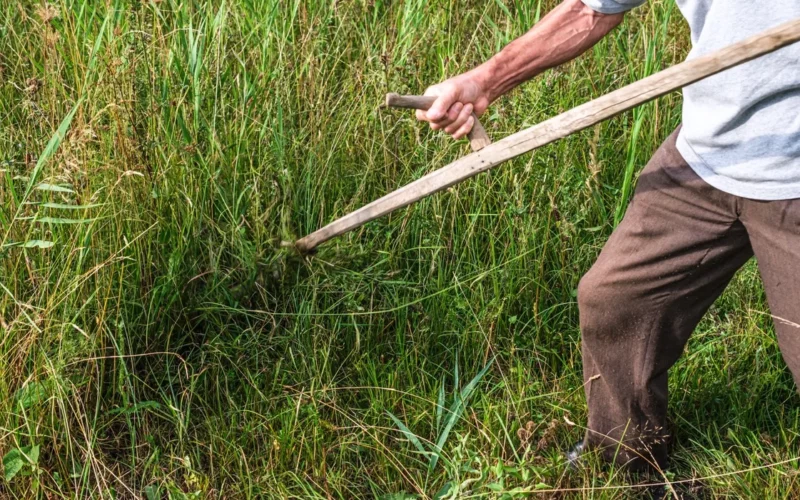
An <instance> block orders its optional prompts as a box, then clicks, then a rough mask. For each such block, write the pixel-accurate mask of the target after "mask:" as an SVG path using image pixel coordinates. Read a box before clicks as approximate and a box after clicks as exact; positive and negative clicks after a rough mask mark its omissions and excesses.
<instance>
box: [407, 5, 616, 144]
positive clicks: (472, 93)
mask: <svg viewBox="0 0 800 500" xmlns="http://www.w3.org/2000/svg"><path fill="white" fill-rule="evenodd" d="M623 16H624V14H599V13H597V12H595V11H593V10H592V9H590V8H589V7H587V6H586V5H584V4H583V2H581V0H564V2H563V3H561V4H560V5H559V6H558V7H556V8H555V9H553V10H552V11H550V13H548V14H547V15H546V16H545V17H543V18H542V19H541V21H539V22H538V23H537V24H536V25H535V26H534V27H533V28H532V29H531V30H530V31H528V32H527V33H525V34H524V35H522V36H521V37H519V38H517V39H516V40H514V41H513V42H511V43H510V44H508V45H507V46H506V47H505V48H503V50H501V51H500V52H499V53H497V54H496V55H495V56H494V57H492V58H491V59H489V60H488V61H486V62H485V63H483V64H481V65H480V66H478V67H476V68H474V69H472V70H470V71H467V72H466V73H462V74H460V75H458V76H455V77H453V78H450V79H448V80H445V81H443V82H441V83H438V84H436V85H433V86H431V87H428V89H427V90H426V91H425V95H432V96H437V97H438V99H437V100H436V102H435V103H433V106H431V107H430V109H428V110H427V111H423V110H418V111H417V119H418V120H422V121H427V122H429V123H430V126H431V128H432V129H434V130H444V131H445V132H446V133H448V134H450V135H452V136H453V138H455V139H460V138H462V137H464V136H465V135H467V133H469V131H470V130H472V125H473V123H474V120H473V118H472V116H471V115H472V112H473V111H475V114H476V115H478V116H480V115H481V114H483V112H484V111H486V108H488V107H489V105H490V104H491V103H492V102H494V101H495V100H496V99H497V98H498V97H500V96H502V95H503V94H505V93H506V92H509V91H510V90H511V89H513V88H514V87H516V86H517V85H519V84H521V83H523V82H525V81H527V80H530V79H531V78H533V77H535V76H536V75H538V74H540V73H542V72H544V71H545V70H547V69H550V68H553V67H555V66H558V65H560V64H563V63H565V62H567V61H570V60H572V59H574V58H576V57H578V56H579V55H581V54H582V53H583V52H585V51H586V50H587V49H589V48H590V47H592V46H593V45H594V44H595V43H597V42H598V41H599V40H600V39H601V38H603V37H604V36H605V35H606V34H608V33H609V32H610V31H611V30H613V29H614V28H615V27H617V26H618V25H619V24H620V23H621V22H622V18H623Z"/></svg>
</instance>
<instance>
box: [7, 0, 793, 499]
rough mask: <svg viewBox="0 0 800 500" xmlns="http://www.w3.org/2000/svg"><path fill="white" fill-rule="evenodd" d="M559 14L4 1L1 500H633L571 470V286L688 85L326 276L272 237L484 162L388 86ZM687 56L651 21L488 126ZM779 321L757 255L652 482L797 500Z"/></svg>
mask: <svg viewBox="0 0 800 500" xmlns="http://www.w3.org/2000/svg"><path fill="white" fill-rule="evenodd" d="M554 4H555V2H554V1H552V0H548V1H536V0H523V1H518V2H506V1H501V0H498V1H495V2H477V1H466V2H456V1H449V2H448V1H435V2H426V1H422V0H406V1H403V2H399V1H397V2H388V1H385V0H372V1H365V0H364V1H339V2H334V1H325V2H323V1H317V0H307V1H306V0H242V1H240V2H233V1H229V2H222V1H209V2H200V1H194V2H193V1H189V0H186V1H178V0H164V1H159V2H156V1H151V2H142V1H120V0H108V1H107V2H92V1H88V0H60V1H54V2H52V3H51V5H50V7H49V8H45V7H44V6H43V4H40V3H39V2H34V1H12V2H4V3H3V4H2V6H0V162H1V163H0V204H2V211H0V239H1V241H2V249H0V255H1V256H2V259H0V321H2V323H1V324H0V328H1V329H2V332H3V333H2V336H0V453H2V455H3V456H4V457H5V458H4V470H5V477H6V479H5V480H3V479H2V478H0V497H3V498H88V497H95V498H112V497H114V498H131V497H145V498H150V499H152V498H162V497H164V496H170V497H171V498H264V497H276V498H277V497H302V498H316V497H318V498H358V497H367V498H369V497H377V496H382V495H388V494H393V493H401V492H406V493H408V494H409V495H419V496H420V497H426V496H434V495H436V494H437V492H442V493H445V492H448V493H449V495H450V497H452V498H455V497H468V498H477V497H492V498H511V497H514V496H515V495H516V496H523V497H524V496H528V495H527V492H532V491H539V492H541V496H543V497H547V496H551V495H552V493H547V492H552V491H553V490H564V495H565V496H569V497H579V498H580V497H586V498H620V497H621V498H633V497H636V496H637V493H639V492H641V489H640V488H637V487H636V485H637V482H638V481H640V479H638V478H633V477H627V476H625V475H624V474H622V473H620V471H616V470H613V469H604V468H602V467H600V466H599V465H598V464H597V463H596V462H594V461H590V462H589V463H588V464H587V467H586V469H585V470H581V471H569V470H567V468H566V466H565V463H564V460H563V459H562V458H561V455H560V450H561V449H563V448H564V447H566V446H567V445H569V444H571V443H573V442H575V441H577V440H578V439H579V438H580V437H581V435H582V432H583V431H582V428H581V424H582V423H584V422H585V417H586V406H585V401H584V399H583V392H582V383H581V365H580V345H579V338H580V335H579V331H578V327H577V325H578V321H577V307H576V303H575V289H576V287H577V283H578V280H579V278H580V276H581V275H582V274H583V273H584V272H585V271H586V270H587V269H588V268H589V267H590V266H591V264H592V262H593V260H594V258H595V257H596V255H597V253H598V252H599V250H600V248H601V247H602V245H603V243H604V241H605V240H606V238H607V237H608V235H609V234H610V232H611V231H612V229H613V226H614V223H615V221H616V220H618V219H619V216H620V215H622V214H623V213H624V209H625V207H626V204H627V201H628V198H629V196H630V193H631V188H632V186H633V185H634V182H635V177H636V172H638V170H639V169H640V168H641V167H642V166H643V165H644V164H645V163H646V161H647V159H648V158H649V156H650V155H651V154H652V153H653V151H654V150H655V149H656V147H657V146H658V145H659V144H660V142H661V141H662V140H663V139H664V138H665V137H666V136H667V135H668V134H669V133H670V132H671V130H672V129H673V128H674V127H675V126H676V125H677V123H678V122H679V119H680V96H679V95H671V96H667V97H664V98H662V99H660V100H659V101H658V102H657V103H653V104H648V105H645V106H643V107H641V108H640V109H638V110H636V111H633V112H629V113H626V114H624V115H621V116H619V117H617V118H615V119H613V120H610V121H608V122H606V123H604V124H602V125H600V126H597V127H595V128H594V129H592V130H588V131H585V132H583V133H579V134H576V135H574V136H572V137H570V138H567V139H564V140H562V141H560V142H558V143H556V144H553V145H550V146H548V147H546V148H543V149H541V150H538V151H537V152H535V153H534V154H532V155H530V154H529V155H525V156H523V157H521V158H518V159H516V160H514V161H512V162H509V163H508V164H506V165H504V166H502V167H500V168H498V169H496V170H495V171H492V172H489V173H487V174H483V175H481V176H479V177H477V178H475V179H472V180H470V181H468V182H466V183H464V184H462V185H459V186H456V187H454V188H451V189H449V190H448V191H446V192H443V193H440V194H437V195H435V196H433V197H431V198H429V199H426V200H424V201H422V202H420V203H418V204H416V205H415V206H413V207H411V208H408V209H404V210H401V211H399V212H397V213H394V214H392V215H391V216H389V217H385V218H382V219H380V220H378V221H375V222H372V223H370V224H368V225H367V226H365V227H363V228H361V229H360V230H358V231H355V232H353V233H351V234H348V235H345V236H343V237H340V238H338V239H336V240H334V241H331V242H329V243H328V244H326V245H324V246H323V247H322V248H321V249H320V251H319V253H318V254H317V255H316V256H313V257H311V258H309V259H301V258H299V257H298V256H297V255H295V254H293V253H292V252H291V251H290V250H288V249H286V248H282V247H281V244H280V243H281V241H283V240H288V241H291V240H294V239H296V238H298V237H300V236H303V235H305V234H307V233H308V232H310V231H312V230H314V229H316V228H318V227H320V226H321V225H323V224H325V223H327V222H329V221H331V220H333V219H334V218H336V217H337V216H340V215H343V214H345V213H346V212H348V211H350V210H353V209H355V208H358V207H359V206H361V205H362V204H364V203H366V202H369V201H371V200H373V199H375V198H377V197H378V196H380V195H382V194H385V193H386V192H388V191H391V190H393V189H396V188H397V187H400V186H402V185H404V184H406V183H407V182H409V181H411V180H413V179H415V178H417V177H419V176H421V175H422V174H424V173H426V172H428V171H430V170H432V169H435V168H438V167H440V166H443V165H444V164H446V163H448V162H449V161H451V160H452V159H454V158H457V157H459V156H461V155H463V154H465V153H466V152H467V150H468V148H467V146H466V144H465V143H464V142H459V143H454V142H452V141H451V140H448V139H447V138H445V137H443V136H441V135H439V134H437V133H433V132H431V131H430V130H428V129H426V128H425V127H423V126H421V125H420V124H418V123H415V122H414V121H413V117H412V114H411V113H409V112H400V111H386V110H379V109H378V106H377V105H378V104H379V103H380V102H381V100H382V96H383V95H384V94H385V93H386V92H388V91H396V92H401V93H403V92H407V93H419V92H421V91H422V90H424V88H425V87H426V86H427V85H429V84H431V83H434V82H437V81H439V80H441V79H443V78H445V77H447V76H450V75H454V74H456V73H458V72H459V71H461V70H464V69H467V68H470V67H472V66H473V65H475V64H477V63H478V62H480V61H482V60H484V59H485V58H488V57H489V56H491V55H492V54H493V53H494V52H495V51H496V50H498V49H499V48H501V47H502V46H503V45H504V44H505V43H507V42H508V41H509V40H511V39H513V38H514V37H515V36H517V35H519V34H521V33H523V32H524V31H526V30H527V29H528V28H529V27H530V26H531V25H532V24H533V23H534V22H535V21H536V19H538V17H540V15H543V14H544V13H545V12H547V10H549V9H550V8H552V7H553V5H554ZM53 15H54V17H53ZM687 50H688V36H687V30H686V28H685V26H684V24H683V21H682V20H681V19H680V17H679V15H678V12H677V10H676V9H674V8H673V7H672V2H669V1H653V2H651V4H650V6H649V7H647V8H643V9H639V10H637V11H636V12H635V13H634V14H633V15H631V16H629V17H628V18H627V20H626V22H625V24H624V25H623V26H622V27H621V28H620V29H618V30H616V31H615V32H613V34H612V35H611V36H610V37H609V38H608V39H606V40H605V41H603V42H601V43H600V44H599V45H598V46H597V47H595V48H594V49H593V50H592V51H590V52H589V53H587V54H586V55H584V56H583V57H582V58H580V59H579V60H577V61H575V62H574V63H572V64H569V65H567V66H565V67H563V68H560V69H558V70H555V71H551V72H549V73H547V74H545V75H543V76H542V77H541V78H538V79H536V80H535V81H533V82H530V83H529V84H527V85H525V86H524V87H522V88H520V89H519V90H517V91H515V92H514V93H513V94H512V95H510V96H508V97H506V98H503V99H502V100H500V101H499V102H497V103H496V104H495V105H494V106H493V107H492V108H490V109H489V111H488V112H487V114H486V115H485V116H486V118H485V119H484V122H485V124H486V126H487V129H488V130H489V132H490V134H491V135H493V136H494V137H495V138H499V137H503V136H505V135H507V134H510V133H512V132H515V131H517V130H519V129H521V128H523V127H526V126H530V125H532V124H535V123H537V122H538V121H541V120H543V119H545V118H547V117H550V116H553V115H555V114H557V113H559V112H562V111H565V110H567V109H569V108H571V107H573V106H575V105H577V104H580V103H583V102H585V101H587V100H588V99H591V98H593V97H597V96H600V95H602V94H603V93H605V92H607V91H609V90H612V89H614V88H618V87H620V86H622V85H624V84H626V83H629V82H632V81H634V80H636V79H639V78H641V77H643V76H646V75H648V74H651V73H653V72H655V71H658V70H659V69H662V68H665V67H667V66H670V65H672V64H675V63H677V62H679V61H680V60H682V58H683V57H684V56H685V54H686V52H687ZM64 205H69V206H68V207H66V206H64ZM766 311H767V306H766V304H765V300H764V297H763V292H762V288H761V284H760V281H759V278H758V274H757V270H756V268H755V266H754V265H752V263H751V264H750V265H748V266H747V267H746V268H745V269H744V270H743V271H742V272H741V273H740V274H739V275H738V276H737V278H736V279H735V280H734V283H733V284H732V286H731V287H730V288H729V290H728V291H727V292H726V293H725V295H724V296H723V297H722V298H721V299H720V300H719V301H718V303H717V304H716V305H715V306H714V308H713V310H712V311H711V312H710V313H709V315H708V316H707V317H706V319H704V321H703V323H702V324H701V326H700V328H699V329H698V332H697V333H696V335H695V336H694V337H693V339H692V341H691V342H690V345H689V346H688V349H687V353H686V355H685V356H684V357H683V358H682V360H681V361H680V362H679V364H678V365H677V366H676V368H675V369H674V370H673V371H672V373H671V391H672V398H671V408H670V411H671V417H672V419H673V421H674V424H675V434H676V436H677V438H678V444H677V447H676V449H675V451H674V454H673V456H674V465H675V466H674V468H673V469H672V471H671V472H670V473H669V475H668V476H666V477H662V478H658V477H656V478H651V479H649V480H655V481H664V480H668V481H682V480H687V479H692V478H704V479H702V483H703V485H704V490H705V493H706V494H707V495H709V496H711V497H726V498H781V497H782V498H793V497H797V496H798V494H800V484H798V473H797V470H798V469H797V465H798V462H797V461H796V460H797V456H798V451H800V441H799V440H798V437H799V436H798V424H799V423H800V405H798V403H800V400H799V399H798V396H797V395H796V393H795V388H794V386H793V384H792V381H791V377H790V376H789V375H788V373H787V372H786V369H785V366H784V363H783V361H782V360H781V358H780V354H779V352H778V349H777V345H776V341H775V338H774V334H773V330H772V326H771V323H770V318H769V316H768V315H767V314H766ZM484 367H486V372H485V373H483V374H482V375H481V376H479V374H481V370H482V369H483V368H484ZM473 379H474V383H473V384H470V381H473ZM569 422H573V423H574V424H575V425H573V424H570V423H569ZM445 429H447V432H445ZM676 489H678V486H676ZM389 498H410V497H402V496H401V495H397V496H395V497H389Z"/></svg>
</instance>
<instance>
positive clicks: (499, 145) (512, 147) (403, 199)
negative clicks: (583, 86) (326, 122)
mask: <svg viewBox="0 0 800 500" xmlns="http://www.w3.org/2000/svg"><path fill="white" fill-rule="evenodd" d="M721 29H724V28H721ZM798 40H800V19H796V20H794V21H790V22H788V23H785V24H782V25H780V26H777V27H775V28H772V29H770V30H767V31H765V32H763V33H761V34H759V35H756V36H753V37H750V38H747V39H746V40H743V41H741V42H738V43H735V44H733V45H731V46H729V47H726V48H724V49H721V50H718V51H716V52H713V53H711V54H708V55H705V56H702V57H698V58H696V59H692V60H690V61H686V62H683V63H681V64H677V65H675V66H673V67H671V68H669V69H666V70H664V71H661V72H659V73H656V74H654V75H651V76H649V77H647V78H644V79H642V80H639V81H638V82H635V83H632V84H630V85H627V86H625V87H622V88H621V89H618V90H615V91H613V92H611V93H609V94H606V95H604V96H602V97H599V98H597V99H595V100H593V101H589V102H587V103H585V104H582V105H580V106H578V107H575V108H572V109H571V110H569V111H567V112H565V113H562V114H560V115H558V116H555V117H553V118H550V119H549V120H546V121H544V122H542V123H539V124H538V125H534V126H533V127H530V128H528V129H525V130H522V131H520V132H517V133H516V134H513V135H510V136H508V137H506V138H504V139H502V140H500V141H497V142H495V143H493V144H490V145H488V146H486V147H485V148H483V149H482V150H480V151H478V152H475V153H472V154H470V155H467V156H465V157H463V158H460V159H458V160H456V161H454V162H453V163H451V164H449V165H447V166H445V167H442V168H440V169H439V170H435V171H433V172H431V173H430V174H428V175H425V176H424V177H421V178H419V179H417V180H416V181H414V182H411V183H410V184H408V185H406V186H404V187H402V188H400V189H398V190H396V191H393V192H391V193H389V194H387V195H386V196H384V197H382V198H379V199H377V200H375V201H373V202H372V203H370V204H368V205H365V206H364V207H362V208H359V209H358V210H356V211H354V212H351V213H349V214H347V215H345V216H344V217H341V218H340V219H337V220H335V221H333V222H331V223H330V224H328V225H327V226H325V227H323V228H322V229H318V230H317V231H314V232H313V233H311V234H309V235H308V236H305V237H304V238H301V239H299V240H297V242H296V243H295V246H296V248H297V249H298V250H299V251H301V252H309V251H311V250H313V249H314V248H315V247H317V246H318V245H320V244H321V243H324V242H326V241H328V240H329V239H331V238H333V237H335V236H338V235H340V234H343V233H346V232H347V231H350V230H352V229H355V228H357V227H359V226H362V225H364V224H366V223H367V222H369V221H371V220H374V219H377V218H378V217H381V216H382V215H386V214H388V213H389V212H392V211H394V210H397V209H398V208H402V207H405V206H407V205H410V204H412V203H414V202H415V201H418V200H420V199H422V198H424V197H426V196H429V195H431V194H433V193H436V192H437V191H441V190H443V189H447V188H448V187H450V186H452V185H454V184H458V183H459V182H461V181H463V180H465V179H469V178H470V177H472V176H474V175H477V174H479V173H481V172H484V171H486V170H489V169H490V168H492V167H494V166H497V165H499V164H500V163H503V162H504V161H506V160H510V159H511V158H514V157H517V156H519V155H521V154H524V153H527V152H528V151H531V150H534V149H536V148H539V147H541V146H544V145H545V144H549V143H551V142H553V141H555V140H557V139H561V138H563V137H566V136H568V135H570V134H573V133H575V132H578V131H580V130H583V129H585V128H588V127H591V126H592V125H595V124H597V123H600V122H602V121H603V120H606V119H608V118H611V117H612V116H614V115H617V114H619V113H621V112H623V111H627V110H629V109H631V108H634V107H636V106H638V105H640V104H642V103H645V102H648V101H651V100H653V99H655V98H657V97H659V96H662V95H664V94H667V93H669V92H672V91H673V90H677V89H679V88H682V87H685V86H686V85H689V84H691V83H694V82H696V81H698V80H702V79H703V78H706V77H709V76H711V75H714V74H716V73H719V72H720V71H724V70H726V69H728V68H731V67H733V66H736V65H739V64H742V63H744V62H747V61H749V60H751V59H755V58H757V57H759V56H762V55H764V54H767V53H770V52H773V51H775V50H777V49H779V48H781V47H785V46H787V45H790V44H792V43H795V42H797V41H798Z"/></svg>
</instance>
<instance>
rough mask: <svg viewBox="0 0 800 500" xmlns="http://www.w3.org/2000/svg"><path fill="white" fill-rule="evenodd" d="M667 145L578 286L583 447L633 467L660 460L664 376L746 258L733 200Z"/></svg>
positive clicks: (748, 249)
mask: <svg viewBox="0 0 800 500" xmlns="http://www.w3.org/2000/svg"><path fill="white" fill-rule="evenodd" d="M676 136H677V132H676V133H673V135H672V136H670V137H669V139H667V141H665V143H664V144H663V145H662V146H661V148H659V150H658V151H657V152H656V154H655V155H654V156H653V158H652V160H651V161H650V163H649V164H648V166H647V167H646V168H645V170H644V171H643V172H642V174H641V175H640V176H639V181H638V184H637V188H636V192H635V195H634V198H633V201H632V203H631V206H630V207H629V209H628V212H627V214H626V215H625V218H624V220H623V221H622V223H621V224H620V225H619V227H618V228H617V229H616V230H615V231H614V233H613V234H612V236H611V238H610V239H609V241H608V243H607V244H606V246H605V247H604V248H603V251H602V252H601V253H600V256H599V258H598V260H597V262H596V263H595V265H594V266H593V267H592V268H591V270H590V271H589V272H588V273H587V274H586V276H584V278H583V279H582V280H581V283H580V286H579V288H578V306H579V312H580V325H581V336H582V349H583V362H584V382H585V391H586V398H587V404H588V407H589V423H588V431H587V435H586V442H587V445H589V446H594V447H600V448H602V449H603V450H604V451H603V453H604V455H605V456H606V458H608V459H614V460H616V461H617V462H618V463H620V464H627V465H628V466H629V467H631V468H634V469H635V468H642V467H647V466H648V464H649V465H651V466H652V465H655V466H658V467H663V466H664V465H665V464H666V457H667V456H666V444H665V440H666V430H665V425H666V410H667V370H668V369H669V368H670V367H671V366H672V365H673V364H674V363H675V361H676V360H677V359H678V357H679V356H680V354H681V352H682V351H683V348H684V346H685V344H686V341H687V339H688V337H689V335H690V334H691V333H692V331H693V330H694V328H695V326H696V325H697V323H698V322H699V320H700V318H701V317H702V315H703V314H704V313H705V312H706V310H707V309H708V307H709V306H710V305H711V304H712V303H713V302H714V300H715V299H716V298H717V297H718V296H719V294H720V293H721V292H722V291H723V290H724V288H725V286H726V285H727V284H728V282H729V281H730V279H731V278H732V277H733V275H734V273H735V272H736V270H737V269H739V268H740V267H741V266H742V265H743V264H744V263H745V262H746V261H747V260H748V259H749V258H750V257H751V256H752V249H751V247H750V244H749V241H748V237H747V232H746V231H745V229H744V226H743V224H742V223H741V222H740V221H739V218H738V210H739V206H738V201H737V199H736V198H735V197H733V196H731V195H728V194H726V193H723V192H721V191H719V190H717V189H715V188H713V187H711V186H709V185H708V184H707V183H705V182H704V181H702V180H701V179H700V178H699V177H698V176H697V175H696V174H695V173H694V171H693V170H692V169H691V168H690V167H689V166H688V165H687V164H686V162H685V161H684V160H683V158H682V157H681V156H680V154H679V153H678V151H677V150H676V148H675V138H676Z"/></svg>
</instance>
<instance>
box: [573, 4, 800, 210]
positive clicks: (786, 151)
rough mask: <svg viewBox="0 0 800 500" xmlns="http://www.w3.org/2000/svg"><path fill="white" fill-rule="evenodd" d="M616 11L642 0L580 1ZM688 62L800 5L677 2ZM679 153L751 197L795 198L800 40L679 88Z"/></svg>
mask: <svg viewBox="0 0 800 500" xmlns="http://www.w3.org/2000/svg"><path fill="white" fill-rule="evenodd" d="M582 1H583V3H584V4H586V5H587V6H589V7H590V8H591V9H593V10H595V11H597V12H601V13H605V14H616V13H619V12H623V11H626V10H629V9H632V8H633V7H636V6H637V5H641V4H643V3H645V1H646V0H582ZM676 2H677V4H678V8H679V9H680V10H681V12H682V13H683V15H684V17H685V18H686V20H687V21H688V22H689V27H690V28H691V32H692V50H691V52H690V53H689V57H688V59H692V58H694V57H697V56H700V55H704V54H707V53H709V52H712V51H714V50H717V49H720V48H722V47H725V46H727V45H730V44H731V43H734V42H738V41H740V40H742V39H744V38H747V37H749V36H752V35H755V34H758V33H760V32H761V31H763V30H766V29H768V28H773V27H775V26H777V25H779V24H782V23H785V22H788V21H791V20H793V19H797V18H800V0H770V1H764V2H759V1H754V0H676ZM678 151H680V153H681V155H683V157H684V159H685V160H686V162H687V163H689V165H691V167H692V168H693V169H694V171H695V172H697V174H698V175H700V176H701V177H702V178H703V180H705V181H706V182H708V183H709V184H711V185H712V186H714V187H716V188H717V189H720V190H722V191H725V192H727V193H730V194H733V195H736V196H742V197H745V198H752V199H757V200H785V199H794V198H800V43H798V44H795V45H791V46H789V47H785V48H783V49H780V50H778V51H776V52H773V53H772V54H768V55H766V56H763V57H761V58H759V59H755V60H753V61H750V62H747V63H745V64H742V65H739V66H737V67H735V68H732V69H729V70H727V71H724V72H722V73H719V74H717V75H714V76H712V77H709V78H706V79H705V80H702V81H700V82H697V83H694V84H692V85H689V86H688V87H686V88H684V90H683V128H682V129H681V132H680V135H679V136H678Z"/></svg>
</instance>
